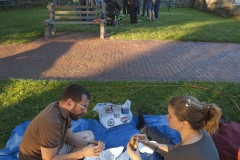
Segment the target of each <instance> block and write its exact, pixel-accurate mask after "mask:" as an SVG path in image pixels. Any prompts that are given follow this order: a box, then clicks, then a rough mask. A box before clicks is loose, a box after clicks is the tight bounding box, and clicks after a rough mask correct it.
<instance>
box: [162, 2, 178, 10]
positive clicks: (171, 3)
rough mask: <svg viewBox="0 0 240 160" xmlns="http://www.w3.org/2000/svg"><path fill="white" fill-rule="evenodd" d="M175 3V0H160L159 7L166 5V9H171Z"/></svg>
mask: <svg viewBox="0 0 240 160" xmlns="http://www.w3.org/2000/svg"><path fill="white" fill-rule="evenodd" d="M175 4H176V2H175V0H163V1H161V4H160V6H161V7H167V8H168V11H171V10H172V8H173V7H174V5H175Z"/></svg>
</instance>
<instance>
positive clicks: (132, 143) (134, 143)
mask: <svg viewBox="0 0 240 160" xmlns="http://www.w3.org/2000/svg"><path fill="white" fill-rule="evenodd" d="M129 145H130V147H131V148H132V150H134V151H136V150H137V147H138V141H137V137H132V138H131V139H130V141H129Z"/></svg>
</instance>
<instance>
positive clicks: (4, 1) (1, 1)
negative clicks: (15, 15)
mask: <svg viewBox="0 0 240 160" xmlns="http://www.w3.org/2000/svg"><path fill="white" fill-rule="evenodd" d="M13 6H14V4H12V2H11V0H0V7H13Z"/></svg>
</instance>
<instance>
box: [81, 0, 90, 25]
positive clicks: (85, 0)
mask: <svg viewBox="0 0 240 160" xmlns="http://www.w3.org/2000/svg"><path fill="white" fill-rule="evenodd" d="M87 2H88V0H80V5H81V6H86V5H88V3H87ZM81 11H87V9H86V8H82V9H81ZM82 16H87V14H82ZM82 21H86V19H82Z"/></svg>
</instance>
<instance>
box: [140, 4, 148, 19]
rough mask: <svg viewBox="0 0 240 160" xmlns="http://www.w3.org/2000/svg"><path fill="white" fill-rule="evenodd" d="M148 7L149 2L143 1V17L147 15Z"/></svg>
mask: <svg viewBox="0 0 240 160" xmlns="http://www.w3.org/2000/svg"><path fill="white" fill-rule="evenodd" d="M146 7H147V0H143V6H142V15H141V16H142V17H144V15H145V10H146Z"/></svg>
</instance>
